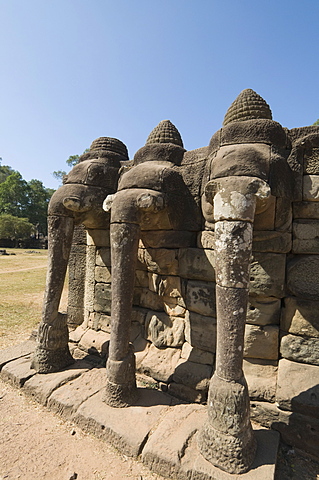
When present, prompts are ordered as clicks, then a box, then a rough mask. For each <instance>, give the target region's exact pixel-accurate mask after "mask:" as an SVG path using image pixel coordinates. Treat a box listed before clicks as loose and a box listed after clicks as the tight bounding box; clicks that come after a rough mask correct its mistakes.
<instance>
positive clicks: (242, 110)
mask: <svg viewBox="0 0 319 480" xmlns="http://www.w3.org/2000/svg"><path fill="white" fill-rule="evenodd" d="M256 118H264V119H268V120H272V113H271V110H270V107H269V105H268V103H266V102H265V100H264V99H263V98H262V97H261V96H260V95H258V93H256V92H254V90H252V89H251V88H247V89H246V90H243V91H242V92H241V93H240V94H239V95H238V97H237V98H236V100H234V101H233V103H232V104H231V106H230V107H229V109H228V110H227V112H226V115H225V118H224V122H223V125H224V126H226V125H228V124H229V123H232V122H243V121H245V120H253V119H256Z"/></svg>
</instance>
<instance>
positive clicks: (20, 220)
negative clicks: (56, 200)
mask: <svg viewBox="0 0 319 480" xmlns="http://www.w3.org/2000/svg"><path fill="white" fill-rule="evenodd" d="M53 193H54V190H53V189H52V188H46V187H45V186H44V185H43V183H42V182H41V181H40V180H35V179H33V180H30V181H29V182H27V181H26V180H24V179H23V178H22V175H21V174H20V172H18V171H16V170H13V169H12V168H11V167H9V166H8V165H1V159H0V246H1V247H10V246H23V247H26V248H29V247H33V248H36V247H37V246H38V247H40V246H41V247H45V245H46V236H47V209H48V203H49V200H50V198H51V196H52V194H53Z"/></svg>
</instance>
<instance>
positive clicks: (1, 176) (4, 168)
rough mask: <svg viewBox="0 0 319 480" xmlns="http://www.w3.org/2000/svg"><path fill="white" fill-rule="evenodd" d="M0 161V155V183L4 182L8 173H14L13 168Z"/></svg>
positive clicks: (0, 159)
mask: <svg viewBox="0 0 319 480" xmlns="http://www.w3.org/2000/svg"><path fill="white" fill-rule="evenodd" d="M1 162H2V158H1V157H0V183H2V182H4V181H5V179H6V178H7V177H8V176H9V175H11V174H12V173H15V170H13V168H11V167H9V165H1Z"/></svg>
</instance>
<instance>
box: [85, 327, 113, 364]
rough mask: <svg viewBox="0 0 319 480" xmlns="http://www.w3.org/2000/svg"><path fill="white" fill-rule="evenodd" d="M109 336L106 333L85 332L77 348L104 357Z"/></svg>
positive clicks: (107, 348) (107, 347)
mask: <svg viewBox="0 0 319 480" xmlns="http://www.w3.org/2000/svg"><path fill="white" fill-rule="evenodd" d="M109 342H110V334H109V333H106V332H102V331H101V330H100V331H98V332H97V331H95V330H91V329H89V330H87V331H86V332H85V333H84V335H83V336H82V337H81V340H80V341H79V347H80V348H82V349H83V350H85V351H86V352H88V353H91V354H92V353H93V354H94V353H95V354H98V355H101V356H103V357H105V356H106V355H107V353H108V350H109Z"/></svg>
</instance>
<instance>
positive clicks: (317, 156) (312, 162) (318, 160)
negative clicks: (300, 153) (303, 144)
mask: <svg viewBox="0 0 319 480" xmlns="http://www.w3.org/2000/svg"><path fill="white" fill-rule="evenodd" d="M303 168H304V172H305V173H309V174H312V175H318V174H319V148H318V147H313V148H305V150H304V157H303Z"/></svg>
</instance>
